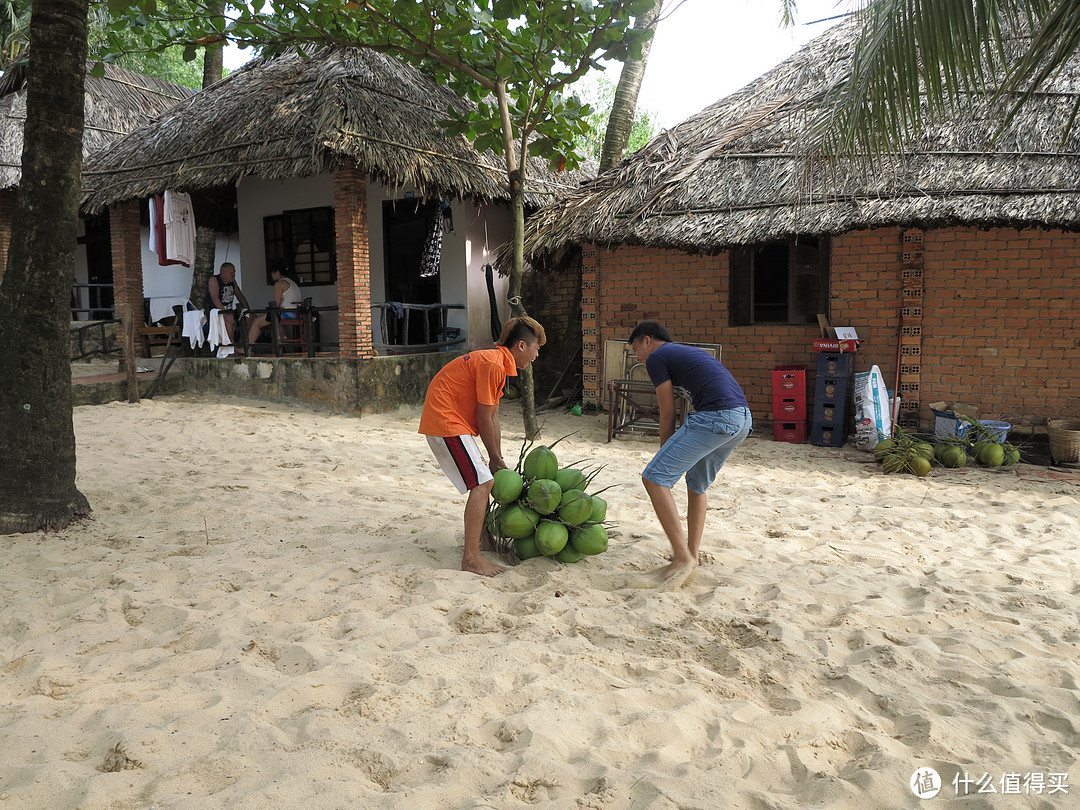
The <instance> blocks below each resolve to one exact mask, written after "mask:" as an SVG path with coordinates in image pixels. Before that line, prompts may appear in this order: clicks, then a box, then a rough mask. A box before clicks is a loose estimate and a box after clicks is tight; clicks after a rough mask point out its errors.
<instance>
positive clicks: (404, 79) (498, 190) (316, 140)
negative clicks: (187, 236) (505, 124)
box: [83, 48, 578, 213]
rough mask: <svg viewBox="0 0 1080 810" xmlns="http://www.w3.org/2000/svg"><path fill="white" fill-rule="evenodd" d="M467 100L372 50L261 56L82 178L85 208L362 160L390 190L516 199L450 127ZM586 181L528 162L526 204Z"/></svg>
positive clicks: (121, 145)
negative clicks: (454, 111) (452, 111)
mask: <svg viewBox="0 0 1080 810" xmlns="http://www.w3.org/2000/svg"><path fill="white" fill-rule="evenodd" d="M464 104H466V102H464V101H463V100H462V99H460V98H459V97H457V96H456V95H455V94H454V93H452V92H450V91H449V90H448V89H446V88H445V87H443V86H442V85H440V84H439V83H438V82H436V81H435V80H434V79H432V78H431V77H430V76H428V75H426V74H424V73H423V72H421V71H420V70H418V69H416V68H415V67H413V66H411V65H409V64H406V63H404V62H402V61H401V60H399V59H396V58H394V57H391V56H387V55H385V54H382V53H377V52H374V51H370V50H366V49H343V48H325V49H322V50H319V51H317V52H316V53H314V54H312V55H305V54H303V53H299V52H298V51H296V50H295V49H289V50H287V51H285V52H284V53H282V54H280V55H278V56H273V57H264V58H259V59H255V60H252V61H251V62H249V63H248V64H246V65H244V67H242V68H240V69H239V70H237V71H236V72H234V73H232V74H230V75H229V76H227V77H226V78H225V79H223V80H222V81H220V82H218V83H217V84H215V85H213V86H212V87H209V88H206V89H205V90H203V91H202V92H200V93H199V94H198V95H197V96H195V97H194V98H192V99H190V100H188V101H187V102H186V103H184V104H180V105H177V106H176V107H175V108H173V109H171V110H169V111H168V112H167V113H165V114H164V115H162V116H161V117H159V118H158V119H157V120H155V121H153V122H151V123H150V124H147V125H146V126H144V127H142V128H140V129H139V130H137V131H136V132H133V133H132V134H131V135H130V136H128V137H126V138H124V139H122V140H120V141H118V142H117V143H115V144H113V146H112V147H111V148H110V149H109V150H107V152H104V153H100V154H98V155H96V156H94V158H93V159H92V160H90V161H89V162H88V163H87V165H86V167H85V171H84V198H83V207H84V209H86V210H88V211H90V212H92V213H96V212H98V211H100V210H102V209H103V208H105V207H106V206H108V205H111V204H113V203H116V202H120V201H123V200H131V199H139V198H144V197H147V196H149V195H152V194H157V193H161V192H162V191H164V190H165V189H173V190H177V191H189V192H190V191H201V190H207V189H211V188H221V187H225V186H231V185H234V184H235V183H237V182H239V181H240V180H242V179H243V178H244V177H245V176H249V175H251V176H257V177H261V178H264V179H269V180H274V179H287V178H299V177H308V176H313V175H318V174H323V173H327V172H332V171H334V170H336V169H337V168H339V167H342V166H345V165H351V164H352V162H353V161H355V164H356V165H357V166H358V167H359V168H360V169H361V170H362V171H364V172H366V173H367V174H368V175H369V176H371V177H373V178H375V179H376V180H379V181H381V182H383V183H385V184H386V185H388V186H390V187H401V186H405V185H411V186H412V187H414V188H415V189H416V190H417V191H418V192H419V193H420V194H422V195H423V196H425V197H439V196H442V195H444V194H450V195H454V196H457V197H461V198H472V199H474V200H476V201H478V202H486V201H491V200H499V199H504V198H506V197H507V190H506V186H507V181H506V168H505V163H504V161H503V159H502V158H501V157H500V156H498V155H496V154H493V153H490V152H485V153H480V152H477V150H476V149H475V148H474V147H473V146H472V144H471V143H470V142H469V141H468V140H467V139H465V138H464V137H448V136H447V134H446V133H445V131H444V129H443V128H442V126H441V125H440V122H441V121H443V120H445V118H446V110H447V109H448V108H450V107H457V108H461V107H462V105H464ZM577 185H578V178H575V177H574V176H573V175H569V174H561V175H556V174H552V173H551V172H549V171H548V170H547V167H546V165H545V164H544V162H543V161H538V160H534V161H533V163H532V164H531V165H530V179H529V181H528V183H527V186H528V187H527V196H526V203H527V204H528V205H532V206H539V205H543V204H546V203H548V202H550V201H551V200H552V199H553V198H554V195H557V194H563V193H566V191H568V190H570V189H571V188H574V187H576V186H577Z"/></svg>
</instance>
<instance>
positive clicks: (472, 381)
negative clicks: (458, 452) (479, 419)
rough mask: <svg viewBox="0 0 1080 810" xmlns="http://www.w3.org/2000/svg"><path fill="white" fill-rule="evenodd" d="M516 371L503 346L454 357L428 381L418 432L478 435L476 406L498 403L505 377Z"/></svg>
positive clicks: (444, 435)
mask: <svg viewBox="0 0 1080 810" xmlns="http://www.w3.org/2000/svg"><path fill="white" fill-rule="evenodd" d="M517 373H518V369H517V363H515V362H514V355H512V354H511V353H510V350H509V349H507V348H506V347H505V346H496V347H495V348H494V349H479V350H478V351H474V352H469V353H468V354H463V355H461V357H455V358H454V359H453V360H451V361H450V362H449V363H447V364H446V365H445V366H443V367H442V369H440V370H439V373H438V374H436V375H435V376H434V377H433V378H432V380H431V382H430V383H429V384H428V389H427V395H426V396H425V397H424V410H423V413H421V414H420V432H421V433H423V434H424V435H425V436H443V437H446V436H479V435H480V428H479V427H478V426H477V424H476V408H477V406H479V405H498V404H499V400H500V399H501V398H502V395H503V386H504V385H505V384H506V378H507V377H516V376H517Z"/></svg>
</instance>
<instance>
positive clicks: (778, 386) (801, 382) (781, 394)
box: [772, 366, 806, 399]
mask: <svg viewBox="0 0 1080 810" xmlns="http://www.w3.org/2000/svg"><path fill="white" fill-rule="evenodd" d="M772 390H773V399H782V398H785V397H805V396H806V366H774V367H773V372H772Z"/></svg>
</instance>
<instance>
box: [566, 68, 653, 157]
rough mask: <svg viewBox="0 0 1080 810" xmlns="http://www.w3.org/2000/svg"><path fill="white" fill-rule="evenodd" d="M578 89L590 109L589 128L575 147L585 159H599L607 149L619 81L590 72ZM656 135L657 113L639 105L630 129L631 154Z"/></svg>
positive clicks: (575, 143)
mask: <svg viewBox="0 0 1080 810" xmlns="http://www.w3.org/2000/svg"><path fill="white" fill-rule="evenodd" d="M575 90H577V91H578V93H579V95H580V97H581V99H582V100H583V101H584V102H585V103H586V104H588V105H589V112H588V114H587V115H586V116H585V124H586V130H585V132H584V133H582V134H581V135H580V136H579V137H578V138H577V140H576V141H575V142H574V147H575V149H576V151H577V152H578V154H580V155H581V156H582V157H584V158H585V159H587V160H595V161H599V160H600V156H601V155H602V154H603V151H604V136H605V134H606V131H607V121H608V117H609V116H610V115H611V107H612V105H613V104H614V102H615V84H614V83H613V82H612V81H611V80H610V79H608V78H607V77H606V76H604V75H600V74H589V75H588V76H586V77H585V78H584V79H582V81H580V82H578V84H577V85H576V86H575ZM655 136H656V119H655V116H654V114H653V113H651V112H649V111H648V110H643V109H641V108H640V107H638V109H637V111H636V113H635V114H634V125H633V127H632V128H631V130H630V142H629V143H628V144H627V147H626V154H627V156H630V155H632V154H634V152H636V151H637V150H638V149H640V148H641V147H643V146H644V145H645V144H647V143H648V142H649V141H651V140H652V139H653V138H654V137H655Z"/></svg>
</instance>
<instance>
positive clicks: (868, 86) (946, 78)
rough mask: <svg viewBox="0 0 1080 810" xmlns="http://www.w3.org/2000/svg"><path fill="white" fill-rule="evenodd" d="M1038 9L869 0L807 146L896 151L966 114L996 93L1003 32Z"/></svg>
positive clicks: (998, 0)
mask: <svg viewBox="0 0 1080 810" xmlns="http://www.w3.org/2000/svg"><path fill="white" fill-rule="evenodd" d="M1070 3H1071V4H1076V5H1080V0H1070ZM1044 5H1045V0H976V2H972V0H933V1H932V2H928V0H874V1H873V2H871V3H869V4H868V5H867V6H866V7H865V8H863V9H862V10H861V11H859V12H858V14H859V17H860V20H861V22H862V25H863V33H862V36H861V38H860V41H859V43H858V45H857V46H856V49H855V55H854V58H853V61H852V70H851V74H850V76H849V77H848V79H847V80H846V81H845V82H843V83H842V84H840V85H839V86H837V87H836V88H834V89H833V91H832V93H831V97H830V98H829V99H828V103H827V104H826V105H825V106H826V108H827V109H829V110H830V114H829V115H828V116H826V117H824V118H823V120H822V121H821V122H820V124H819V126H818V128H817V130H816V138H815V140H817V141H818V142H820V143H821V144H822V145H823V146H824V147H825V150H826V151H827V152H829V153H832V154H841V153H850V152H857V153H869V154H871V155H879V154H883V153H890V152H896V151H898V150H899V149H900V148H901V146H902V145H903V144H904V143H905V142H907V141H908V140H909V139H910V138H912V137H913V136H914V134H915V133H918V132H919V131H920V130H922V129H923V127H924V126H925V125H926V123H927V121H928V120H933V119H936V118H940V117H945V116H947V115H957V114H960V113H962V112H963V111H964V110H967V109H970V108H971V105H972V103H973V100H975V99H979V98H981V97H985V96H986V95H987V94H992V93H994V92H996V90H997V86H996V83H997V82H998V81H999V78H998V77H1000V76H1001V75H1003V74H1004V72H1005V71H1006V69H1007V68H1008V64H1009V49H1008V42H1007V40H1006V38H1005V36H1004V34H1003V31H1010V30H1015V29H1017V28H1018V27H1024V26H1027V25H1030V23H1031V21H1032V20H1037V19H1040V15H1042V14H1044V9H1043V8H1042V7H1043V6H1044ZM1077 36H1078V37H1080V32H1078V33H1077Z"/></svg>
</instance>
